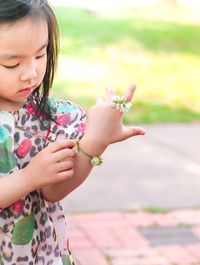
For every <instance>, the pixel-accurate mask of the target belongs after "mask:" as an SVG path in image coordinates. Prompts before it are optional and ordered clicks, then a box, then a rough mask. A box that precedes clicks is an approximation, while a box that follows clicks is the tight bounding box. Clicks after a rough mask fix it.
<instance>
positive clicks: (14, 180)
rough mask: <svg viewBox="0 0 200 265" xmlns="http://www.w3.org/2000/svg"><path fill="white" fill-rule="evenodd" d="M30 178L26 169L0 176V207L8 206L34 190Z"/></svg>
mask: <svg viewBox="0 0 200 265" xmlns="http://www.w3.org/2000/svg"><path fill="white" fill-rule="evenodd" d="M33 189H34V188H33V187H32V184H31V182H30V181H29V178H28V177H26V175H25V174H24V170H23V169H22V170H18V171H17V172H15V173H12V174H9V175H6V176H4V177H0V208H1V209H3V208H7V207H8V206H10V205H11V204H13V203H14V202H16V201H18V200H19V199H21V198H22V197H24V196H25V195H26V194H28V193H29V192H31V191H33Z"/></svg>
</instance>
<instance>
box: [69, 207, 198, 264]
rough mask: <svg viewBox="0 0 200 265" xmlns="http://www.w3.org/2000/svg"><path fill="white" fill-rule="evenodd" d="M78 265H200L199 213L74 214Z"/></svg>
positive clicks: (71, 218)
mask: <svg viewBox="0 0 200 265" xmlns="http://www.w3.org/2000/svg"><path fill="white" fill-rule="evenodd" d="M68 219H69V227H68V229H69V237H70V241H71V248H72V249H73V255H74V258H75V261H76V265H199V264H200V210H179V211H171V212H168V213H165V214H160V213H157V214H150V213H148V212H143V211H137V212H132V213H131V212H99V213H94V214H92V213H90V214H85V213H84V214H72V215H70V216H68Z"/></svg>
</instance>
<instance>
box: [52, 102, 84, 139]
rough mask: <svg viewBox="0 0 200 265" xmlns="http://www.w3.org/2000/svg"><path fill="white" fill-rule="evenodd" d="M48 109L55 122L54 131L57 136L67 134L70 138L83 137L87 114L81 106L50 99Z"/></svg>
mask: <svg viewBox="0 0 200 265" xmlns="http://www.w3.org/2000/svg"><path fill="white" fill-rule="evenodd" d="M48 109H49V112H50V114H51V117H52V119H53V121H54V122H55V126H54V131H55V132H56V134H57V133H58V132H59V133H61V132H63V133H64V132H65V135H66V134H67V135H68V136H69V138H80V137H82V135H83V133H84V129H85V122H86V113H85V111H84V110H83V108H82V107H81V106H79V105H78V104H76V103H74V102H71V101H68V100H62V99H55V98H49V99H48Z"/></svg>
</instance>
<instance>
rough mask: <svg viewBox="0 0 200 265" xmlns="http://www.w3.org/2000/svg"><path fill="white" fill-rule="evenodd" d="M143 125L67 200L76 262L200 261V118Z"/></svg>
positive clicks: (143, 264)
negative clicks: (141, 130) (163, 211)
mask: <svg viewBox="0 0 200 265" xmlns="http://www.w3.org/2000/svg"><path fill="white" fill-rule="evenodd" d="M144 128H145V129H146V136H145V137H136V138H133V139H130V140H128V141H125V142H123V143H120V144H116V145H113V146H111V147H110V148H109V149H108V150H107V151H106V153H105V154H104V165H103V166H102V167H100V168H95V169H94V171H93V172H92V174H91V176H89V178H88V180H87V181H86V182H85V183H84V184H83V185H82V186H81V187H80V188H79V189H77V190H76V191H74V192H73V193H72V194H70V195H69V196H68V197H67V198H66V199H65V200H63V202H62V204H63V207H64V210H65V212H66V213H68V215H69V216H68V218H69V221H68V223H69V236H70V240H71V248H72V250H73V253H74V256H75V259H76V265H200V210H191V209H194V208H195V207H196V209H200V208H199V206H200V192H199V187H200V178H199V172H200V158H199V155H198V154H199V146H200V124H190V125H175V124H174V125H169V124H168V125H153V126H152V125H149V126H147V125H145V126H144ZM159 208H161V209H176V210H171V211H169V212H168V213H166V214H160V213H157V214H150V213H148V212H145V211H141V210H140V209H154V210H155V209H157V210H158V209H159Z"/></svg>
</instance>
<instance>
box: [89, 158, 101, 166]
mask: <svg viewBox="0 0 200 265" xmlns="http://www.w3.org/2000/svg"><path fill="white" fill-rule="evenodd" d="M91 163H92V165H93V166H100V165H101V164H102V163H103V159H102V158H101V157H100V156H94V157H92V159H91Z"/></svg>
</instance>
